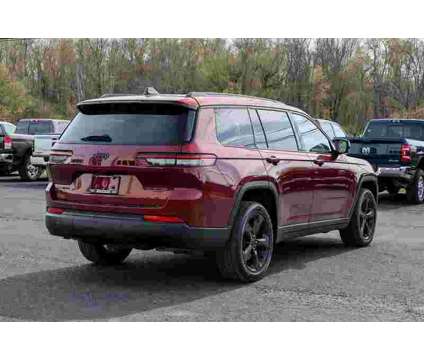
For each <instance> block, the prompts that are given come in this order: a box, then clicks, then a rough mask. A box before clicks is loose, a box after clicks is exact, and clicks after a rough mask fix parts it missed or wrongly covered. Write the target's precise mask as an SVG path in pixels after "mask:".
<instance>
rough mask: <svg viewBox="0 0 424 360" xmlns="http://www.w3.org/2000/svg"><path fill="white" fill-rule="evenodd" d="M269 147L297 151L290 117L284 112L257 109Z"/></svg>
mask: <svg viewBox="0 0 424 360" xmlns="http://www.w3.org/2000/svg"><path fill="white" fill-rule="evenodd" d="M258 114H259V117H260V119H261V122H262V126H263V128H264V130H265V135H266V140H267V142H268V148H269V149H275V150H292V151H297V150H298V148H297V143H296V138H295V135H294V131H293V128H292V126H291V123H290V119H289V117H288V115H287V113H285V112H281V111H268V110H258Z"/></svg>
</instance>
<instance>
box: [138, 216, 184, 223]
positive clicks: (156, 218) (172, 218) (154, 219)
mask: <svg viewBox="0 0 424 360" xmlns="http://www.w3.org/2000/svg"><path fill="white" fill-rule="evenodd" d="M144 221H149V222H163V223H173V224H178V223H183V222H184V221H183V220H182V219H180V218H177V217H175V216H159V215H144Z"/></svg>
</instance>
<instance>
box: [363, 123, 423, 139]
mask: <svg viewBox="0 0 424 360" xmlns="http://www.w3.org/2000/svg"><path fill="white" fill-rule="evenodd" d="M423 128H424V123H423V125H420V124H416V123H415V124H405V123H401V122H387V121H381V122H380V121H373V122H370V123H369V125H368V127H367V129H366V130H365V134H364V137H370V138H371V137H395V138H396V137H398V138H399V137H401V138H403V137H405V138H410V139H415V140H424V134H423Z"/></svg>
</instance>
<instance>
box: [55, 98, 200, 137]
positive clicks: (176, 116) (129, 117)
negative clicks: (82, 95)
mask: <svg viewBox="0 0 424 360" xmlns="http://www.w3.org/2000/svg"><path fill="white" fill-rule="evenodd" d="M84 111H86V112H90V113H89V114H87V113H85V114H83V113H79V114H78V115H77V116H76V117H75V119H74V120H73V121H72V122H71V124H70V125H69V126H68V127H67V129H66V130H65V132H64V133H63V135H62V136H61V138H60V141H61V142H64V143H77V144H78V143H84V144H90V143H104V144H123V145H178V144H181V143H182V142H186V141H189V140H190V139H191V133H192V129H193V122H194V116H195V111H193V110H189V109H187V108H185V107H182V106H176V105H169V104H166V105H164V104H162V105H158V104H150V105H149V104H145V105H142V104H115V105H110V106H104V105H101V106H96V105H93V106H91V107H90V109H84Z"/></svg>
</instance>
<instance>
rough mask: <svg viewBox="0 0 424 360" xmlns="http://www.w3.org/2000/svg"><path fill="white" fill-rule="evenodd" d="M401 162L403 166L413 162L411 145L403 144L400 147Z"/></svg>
mask: <svg viewBox="0 0 424 360" xmlns="http://www.w3.org/2000/svg"><path fill="white" fill-rule="evenodd" d="M400 162H401V163H402V164H409V163H410V162H411V145H409V144H402V146H401V147H400Z"/></svg>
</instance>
